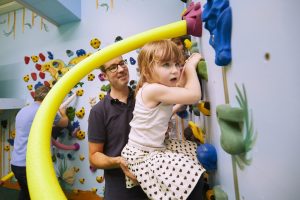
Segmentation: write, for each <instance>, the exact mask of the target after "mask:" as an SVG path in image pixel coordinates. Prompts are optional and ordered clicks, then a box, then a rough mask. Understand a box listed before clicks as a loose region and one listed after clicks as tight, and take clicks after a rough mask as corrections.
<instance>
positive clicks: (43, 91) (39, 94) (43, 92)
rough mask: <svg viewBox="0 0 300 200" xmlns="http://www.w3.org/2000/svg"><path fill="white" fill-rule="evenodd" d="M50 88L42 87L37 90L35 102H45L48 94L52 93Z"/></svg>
mask: <svg viewBox="0 0 300 200" xmlns="http://www.w3.org/2000/svg"><path fill="white" fill-rule="evenodd" d="M50 89H51V88H50V87H48V86H45V85H42V86H40V87H38V88H37V89H36V90H35V93H34V100H35V101H43V100H44V98H45V97H46V95H47V94H48V92H49V91H50Z"/></svg>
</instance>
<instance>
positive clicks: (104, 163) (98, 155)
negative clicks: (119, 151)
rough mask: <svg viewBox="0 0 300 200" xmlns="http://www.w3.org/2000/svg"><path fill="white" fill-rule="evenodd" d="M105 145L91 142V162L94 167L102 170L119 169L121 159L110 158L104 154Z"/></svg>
mask: <svg viewBox="0 0 300 200" xmlns="http://www.w3.org/2000/svg"><path fill="white" fill-rule="evenodd" d="M103 148H104V143H92V142H89V160H90V164H91V165H92V166H93V167H96V168H100V169H112V168H119V167H120V163H121V159H122V158H121V157H120V156H118V157H109V156H107V155H105V154H104V153H103Z"/></svg>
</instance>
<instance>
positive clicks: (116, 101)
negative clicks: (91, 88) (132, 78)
mask: <svg viewBox="0 0 300 200" xmlns="http://www.w3.org/2000/svg"><path fill="white" fill-rule="evenodd" d="M128 88H129V94H128V97H127V103H128V100H129V99H130V98H133V97H134V91H133V90H132V88H131V87H128ZM108 94H109V97H110V103H111V104H112V105H115V104H116V105H120V104H124V103H123V102H121V101H120V100H119V99H114V98H112V97H111V96H110V90H109V91H108Z"/></svg>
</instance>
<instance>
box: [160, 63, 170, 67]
mask: <svg viewBox="0 0 300 200" xmlns="http://www.w3.org/2000/svg"><path fill="white" fill-rule="evenodd" d="M162 66H163V67H170V66H171V65H170V63H164V64H163V65H162Z"/></svg>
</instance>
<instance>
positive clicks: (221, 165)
mask: <svg viewBox="0 0 300 200" xmlns="http://www.w3.org/2000/svg"><path fill="white" fill-rule="evenodd" d="M201 3H202V5H204V4H205V3H206V1H201ZM230 5H231V7H232V15H233V25H232V27H233V29H232V63H231V64H230V65H229V66H228V67H227V83H228V89H229V101H230V105H231V106H232V107H239V104H238V102H237V100H236V97H235V96H236V95H237V91H236V89H235V86H234V84H235V83H236V84H237V85H238V86H239V87H240V88H241V87H242V84H244V85H245V88H246V92H247V97H248V104H249V108H250V110H251V114H252V117H253V125H254V130H255V131H257V134H258V137H257V141H256V144H255V145H254V147H253V149H252V151H250V153H249V154H248V156H249V157H250V158H252V159H253V161H252V164H251V165H250V166H246V167H245V169H244V170H241V169H239V168H237V179H238V187H239V194H240V195H239V198H236V197H235V189H234V182H233V170H232V163H231V156H230V155H229V154H227V153H225V151H224V150H223V149H222V148H221V146H220V135H221V132H220V129H219V125H218V123H217V118H216V114H215V113H216V106H217V105H219V104H224V103H225V99H224V91H223V79H222V70H221V67H218V66H216V65H215V64H214V55H215V53H214V50H213V49H212V47H211V46H210V45H209V44H208V40H209V32H208V31H207V30H206V29H204V32H203V37H202V38H201V39H200V40H199V43H201V45H200V46H201V48H202V51H203V54H204V56H205V59H206V61H207V65H208V75H209V81H208V83H207V84H205V91H206V98H207V100H209V101H211V108H212V110H211V111H212V116H211V117H210V118H209V119H208V124H209V126H208V131H209V134H210V138H211V139H210V141H211V142H212V143H213V144H214V145H215V146H216V148H217V151H218V171H217V172H216V173H214V174H212V177H214V182H215V183H216V184H219V185H221V187H222V189H223V190H224V191H225V192H226V193H227V194H228V199H230V200H233V199H242V200H271V199H272V200H277V199H278V200H279V199H287V200H296V199H299V197H298V196H299V192H298V187H299V185H300V174H299V172H298V170H299V168H300V160H299V152H300V147H299V140H300V134H299V133H300V127H299V121H300V113H299V111H300V104H299V102H300V89H299V88H298V87H299V85H300V78H299V74H300V68H299V61H298V60H299V44H300V39H299V35H300V22H299V17H300V13H299V10H298V9H299V7H300V1H297V0H289V1H280V0H264V1H259V0H251V1H250V0H245V1H239V0H230Z"/></svg>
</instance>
